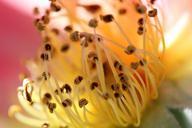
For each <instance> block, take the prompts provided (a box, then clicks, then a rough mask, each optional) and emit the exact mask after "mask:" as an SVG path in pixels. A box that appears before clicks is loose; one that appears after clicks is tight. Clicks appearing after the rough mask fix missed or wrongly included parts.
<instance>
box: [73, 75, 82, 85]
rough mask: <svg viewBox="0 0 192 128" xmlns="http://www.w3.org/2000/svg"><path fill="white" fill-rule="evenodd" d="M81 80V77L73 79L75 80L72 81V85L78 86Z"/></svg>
mask: <svg viewBox="0 0 192 128" xmlns="http://www.w3.org/2000/svg"><path fill="white" fill-rule="evenodd" d="M82 80H83V77H82V76H77V77H76V78H75V80H74V84H76V85H77V84H80V83H81V81H82Z"/></svg>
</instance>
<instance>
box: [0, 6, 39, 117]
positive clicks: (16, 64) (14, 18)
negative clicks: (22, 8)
mask: <svg viewBox="0 0 192 128" xmlns="http://www.w3.org/2000/svg"><path fill="white" fill-rule="evenodd" d="M0 12H1V20H0V28H1V29H0V35H1V37H0V43H1V47H0V59H1V63H0V86H1V89H0V106H1V109H0V113H1V114H3V115H7V109H8V107H9V106H10V104H12V103H13V101H15V99H16V97H15V96H16V88H17V86H18V85H19V84H20V82H19V79H18V74H19V73H20V72H21V71H22V70H23V68H22V67H24V65H22V63H21V62H22V61H23V60H24V59H26V58H28V57H32V56H34V54H35V52H36V49H37V47H38V44H39V41H40V38H39V36H38V33H37V31H36V30H35V28H34V27H33V23H32V21H33V20H32V18H31V17H29V16H27V15H25V14H23V13H21V12H19V11H16V10H15V9H13V8H11V7H10V6H7V5H6V4H4V3H2V2H0Z"/></svg>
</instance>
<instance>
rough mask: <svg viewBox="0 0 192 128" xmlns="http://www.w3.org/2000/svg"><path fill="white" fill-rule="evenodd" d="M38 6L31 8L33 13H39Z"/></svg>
mask: <svg viewBox="0 0 192 128" xmlns="http://www.w3.org/2000/svg"><path fill="white" fill-rule="evenodd" d="M39 13H40V12H39V8H38V7H35V8H34V9H33V14H34V15H39Z"/></svg>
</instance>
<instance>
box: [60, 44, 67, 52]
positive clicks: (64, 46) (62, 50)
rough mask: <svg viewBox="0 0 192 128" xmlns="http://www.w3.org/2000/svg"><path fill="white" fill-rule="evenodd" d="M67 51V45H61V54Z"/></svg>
mask: <svg viewBox="0 0 192 128" xmlns="http://www.w3.org/2000/svg"><path fill="white" fill-rule="evenodd" d="M68 50H69V44H63V46H62V47H61V52H66V51H68Z"/></svg>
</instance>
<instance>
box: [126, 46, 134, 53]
mask: <svg viewBox="0 0 192 128" xmlns="http://www.w3.org/2000/svg"><path fill="white" fill-rule="evenodd" d="M135 51H136V47H135V46H133V45H129V46H128V47H127V48H126V49H125V53H127V54H128V55H130V54H133V53H134V52H135Z"/></svg>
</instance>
